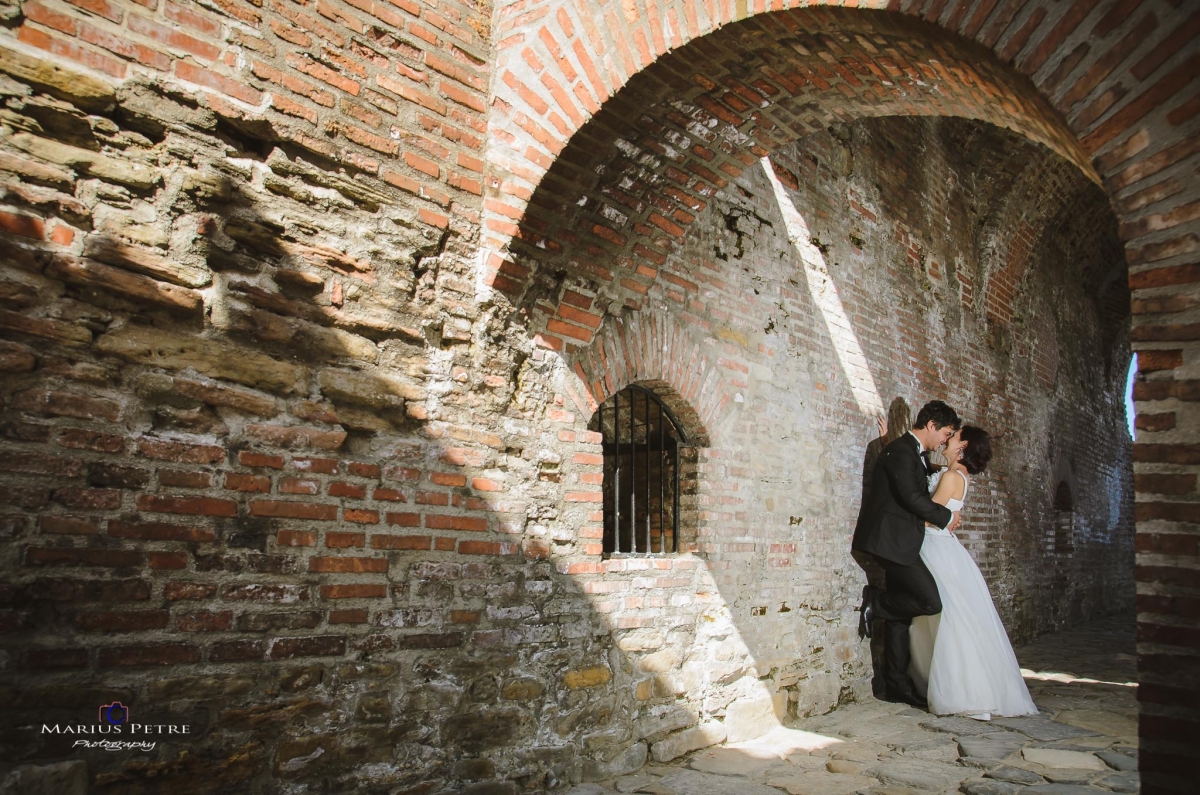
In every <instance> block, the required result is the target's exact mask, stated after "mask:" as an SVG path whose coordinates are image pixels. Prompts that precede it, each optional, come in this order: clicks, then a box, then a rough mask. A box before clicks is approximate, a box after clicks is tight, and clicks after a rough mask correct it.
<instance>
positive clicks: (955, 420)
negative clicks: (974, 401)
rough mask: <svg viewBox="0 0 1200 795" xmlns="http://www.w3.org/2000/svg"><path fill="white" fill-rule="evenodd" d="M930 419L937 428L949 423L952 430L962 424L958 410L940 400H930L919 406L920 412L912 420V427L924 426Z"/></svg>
mask: <svg viewBox="0 0 1200 795" xmlns="http://www.w3.org/2000/svg"><path fill="white" fill-rule="evenodd" d="M930 421H932V422H933V427H935V428H939V429H940V428H945V427H946V426H947V425H949V426H950V427H951V428H953V429H954V430H958V429H959V427H960V426H961V425H962V420H961V419H959V417H958V412H956V411H955V410H954V409H952V408H950V407H949V406H947V405H946V404H945V403H943V402H942V401H940V400H931V401H929V402H928V403H926V404H925V405H924V406H921V410H920V412H918V413H917V419H916V421H915V422H913V428H914V429H915V428H924V427H925V426H926V425H928V424H929V423H930Z"/></svg>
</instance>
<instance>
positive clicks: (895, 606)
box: [851, 400, 962, 708]
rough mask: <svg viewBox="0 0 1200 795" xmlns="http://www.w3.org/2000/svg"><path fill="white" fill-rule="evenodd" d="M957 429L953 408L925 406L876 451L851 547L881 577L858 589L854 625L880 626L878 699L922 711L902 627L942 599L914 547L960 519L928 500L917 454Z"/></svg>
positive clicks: (866, 631) (862, 629)
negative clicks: (870, 560)
mask: <svg viewBox="0 0 1200 795" xmlns="http://www.w3.org/2000/svg"><path fill="white" fill-rule="evenodd" d="M961 424H962V421H961V420H960V419H959V418H958V414H957V413H956V412H955V411H954V409H952V408H950V407H949V406H947V405H946V404H945V403H943V402H942V401H940V400H932V401H930V402H929V403H926V404H925V405H924V406H923V407H922V408H921V411H920V412H919V413H918V414H917V419H916V422H915V423H913V428H912V430H911V431H909V432H908V433H906V434H904V435H903V436H901V437H899V438H897V439H896V440H895V441H893V442H892V443H891V444H889V445H888V446H887V447H885V448H884V449H883V452H882V453H880V455H879V460H878V462H876V464H875V470H874V473H873V474H872V475H871V490H870V492H869V493H868V494H867V498H866V502H865V503H864V504H863V509H862V511H861V513H860V514H859V518H858V525H857V526H856V527H855V528H854V541H853V543H852V545H851V546H852V548H853V549H855V550H857V551H861V552H867V553H869V554H870V555H872V556H874V558H875V559H876V561H878V563H879V565H880V566H881V567H882V568H883V570H884V571H885V572H887V588H886V589H882V588H875V587H873V586H870V585H868V586H866V587H865V588H863V600H862V607H861V608H860V609H861V613H860V615H859V623H858V629H859V634H860V635H866V636H867V637H871V622H872V621H874V620H875V619H883V620H884V622H885V624H884V626H885V630H884V670H883V681H884V684H885V686H886V688H887V693H886V699H887V700H888V701H899V702H903V703H905V704H911V705H913V706H916V707H922V708H924V707H925V706H926V703H925V698H924V697H923V696H922V695H921V694H920V693H918V692H917V690H916V687H915V686H914V685H913V681H912V678H911V677H910V676H909V675H908V662H909V656H908V627H909V624H911V623H912V619H913V617H914V616H931V615H934V614H935V613H940V612H942V600H941V597H940V596H939V595H938V589H937V583H936V582H934V579H933V575H932V574H930V573H929V569H927V568H926V567H925V563H924V562H923V561H922V560H921V542H922V541H924V540H925V523H926V522H928V523H930V524H932V525H936V526H937V527H946V526H949V528H950V529H951V530H955V529H957V527H958V524H959V521H960V519H959V516H958V514H957V513H951V511H950V509H949V508H947V507H945V506H944V505H938V504H937V503H936V502H934V501H933V500H931V499H930V498H929V488H928V486H927V485H926V468H925V462H924V461H923V460H922V458H921V454H922V453H923V452H925V451H926V450H936V449H938V448H940V447H942V446H943V445H945V444H946V441H947V440H948V439H949V438H950V437H951V436H953V435H954V431H955V430H956V429H957V428H958V427H959V426H960V425H961Z"/></svg>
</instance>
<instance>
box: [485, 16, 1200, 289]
mask: <svg viewBox="0 0 1200 795" xmlns="http://www.w3.org/2000/svg"><path fill="white" fill-rule="evenodd" d="M683 5H684V7H683V8H679V7H675V6H672V7H670V8H660V5H659V4H657V3H654V2H647V1H644V0H643V1H637V2H631V3H625V4H622V5H621V6H620V8H616V7H602V6H600V5H599V4H588V3H580V2H568V0H562V2H557V3H549V4H545V5H543V6H542V7H540V8H538V9H536V10H532V11H531V10H528V9H527V8H526V7H525V6H524V4H510V5H508V6H506V7H504V8H501V9H500V10H499V13H498V18H497V19H498V24H497V63H496V80H495V81H494V90H495V92H496V100H495V102H494V103H493V112H492V114H491V116H490V120H489V125H490V129H491V131H492V132H493V144H492V153H491V154H492V156H491V158H490V160H491V162H492V163H493V164H495V165H497V166H498V167H499V171H497V172H496V173H495V174H493V175H492V177H491V179H490V180H489V192H490V194H491V195H490V196H489V197H488V200H487V201H486V209H485V230H484V235H483V239H482V243H483V249H484V254H483V257H482V261H483V263H484V268H483V272H482V273H481V276H482V277H483V278H484V279H485V280H486V281H488V282H489V283H492V284H495V285H496V286H497V287H499V288H500V289H501V290H504V291H506V292H511V291H512V290H514V289H515V290H518V291H519V290H520V289H522V288H523V287H524V286H526V283H527V279H528V276H529V272H528V264H527V263H524V262H521V261H520V256H519V255H518V256H510V254H512V253H513V252H512V251H510V248H509V245H510V243H511V242H512V237H513V235H516V234H518V232H519V233H520V235H521V236H524V237H527V238H528V239H530V240H532V241H533V242H534V243H535V244H537V245H538V246H539V247H540V248H541V250H542V252H543V253H545V251H546V250H547V249H550V250H551V253H553V252H552V249H553V247H554V244H555V243H556V242H559V241H555V240H553V239H552V238H547V237H546V236H543V235H541V234H540V232H539V230H537V229H533V228H528V225H526V226H525V227H519V226H518V224H517V223H516V221H519V220H521V219H522V218H523V217H525V218H528V217H529V215H530V214H527V213H526V206H525V205H526V203H527V202H528V201H529V199H530V198H531V197H532V196H533V193H534V191H535V190H538V189H539V187H540V186H542V184H543V177H544V176H545V175H546V171H547V169H548V168H549V167H550V166H551V165H552V164H554V163H556V162H558V161H559V159H560V158H561V156H562V155H563V153H564V151H565V150H566V149H567V148H568V142H572V144H573V143H574V141H575V137H576V136H577V134H578V133H579V132H580V131H581V128H583V127H584V125H585V123H586V122H588V120H589V119H592V120H593V121H595V120H596V118H598V117H602V116H604V115H605V111H606V110H608V109H609V108H610V106H612V105H613V104H614V100H619V99H620V98H621V95H623V94H625V93H628V89H629V86H630V85H633V84H635V83H637V82H638V81H642V82H645V80H644V78H646V76H647V75H648V74H650V75H653V73H654V72H655V71H656V70H658V71H660V72H662V73H664V74H661V75H654V76H652V78H651V79H656V78H661V79H662V80H664V81H665V82H667V83H670V84H673V85H674V86H675V87H676V88H680V87H683V88H685V89H687V90H690V91H692V92H693V93H698V94H699V93H703V92H700V91H698V90H697V87H696V86H695V85H694V84H689V82H688V81H689V80H690V79H692V78H694V77H696V76H697V75H699V74H700V72H699V71H697V70H694V69H691V68H690V67H691V65H694V64H697V63H698V64H701V65H704V66H705V67H707V66H709V65H711V64H712V62H713V59H714V58H716V57H719V56H720V55H721V52H720V51H719V45H720V42H721V40H722V39H721V36H724V35H726V34H731V39H732V38H736V37H737V36H739V35H744V36H745V37H748V38H749V40H750V44H751V46H749V47H747V48H744V49H742V50H740V51H737V50H735V51H734V52H733V56H734V59H735V60H740V56H741V55H744V54H746V53H753V52H754V51H755V50H757V49H759V48H761V46H762V45H763V44H764V42H769V41H771V40H772V37H774V38H776V39H777V38H778V37H779V36H781V35H782V34H783V33H784V32H787V33H794V32H799V33H800V34H801V35H803V36H809V37H811V36H813V35H814V34H817V33H822V32H827V31H828V30H829V29H830V28H836V29H839V30H843V31H844V30H854V28H853V26H854V25H860V24H866V23H863V22H862V20H864V19H871V20H874V22H873V23H871V25H867V27H868V30H867V31H866V33H865V34H864V33H863V32H862V31H860V30H856V31H855V32H856V33H857V34H858V35H857V36H856V37H855V38H852V39H843V40H842V41H840V42H835V43H834V44H833V45H831V46H830V47H829V48H828V49H826V50H825V51H823V52H821V51H819V50H820V48H819V47H818V49H816V50H814V49H812V48H811V47H808V46H806V44H807V43H811V41H812V39H811V38H810V39H808V40H806V43H802V44H801V45H800V47H799V48H794V49H793V50H792V51H791V52H795V53H797V54H801V53H802V52H807V53H808V55H809V56H810V61H809V64H808V66H809V68H807V69H805V70H803V71H800V72H796V71H793V72H791V73H788V72H786V70H780V73H781V74H782V76H783V77H785V78H786V77H792V76H796V75H798V76H799V88H801V89H804V90H806V91H807V92H809V93H810V95H811V96H816V95H817V94H819V93H821V91H823V90H824V91H825V93H829V92H831V91H837V92H839V93H840V94H841V95H843V96H844V95H846V94H850V93H853V92H854V90H855V89H856V88H862V87H863V86H869V87H870V88H872V89H873V91H874V93H875V96H874V97H873V99H876V100H878V101H880V102H883V101H886V100H887V98H888V97H887V95H888V94H889V92H892V93H900V92H901V90H902V89H903V90H905V91H906V92H910V91H911V88H912V86H911V85H905V77H906V74H905V72H906V71H907V72H908V75H917V76H918V77H919V79H920V81H921V82H922V83H924V84H925V87H930V86H935V85H936V89H937V90H936V91H934V92H932V93H933V96H930V97H922V96H921V92H920V91H917V92H915V93H906V95H905V96H903V97H902V99H901V104H903V105H905V106H906V107H905V108H904V109H903V110H902V111H901V112H904V113H914V112H916V113H921V112H924V113H948V114H952V115H967V116H974V115H978V113H979V111H978V108H980V107H981V106H988V108H989V112H991V113H995V114H1000V115H1004V116H1006V117H1007V121H1008V122H1010V124H1009V125H1007V126H1013V127H1014V128H1015V129H1022V127H1025V128H1026V129H1023V130H1022V131H1023V132H1026V133H1027V134H1030V136H1031V137H1033V138H1034V140H1041V141H1042V142H1044V143H1048V145H1050V146H1051V148H1054V149H1055V150H1056V151H1058V152H1060V154H1064V153H1066V154H1067V156H1068V159H1069V160H1072V161H1073V162H1076V164H1077V165H1080V167H1081V168H1082V169H1084V170H1085V171H1087V172H1091V173H1093V174H1096V175H1099V176H1102V177H1104V178H1105V179H1107V180H1108V184H1107V185H1106V187H1107V189H1108V191H1109V193H1110V195H1114V194H1116V193H1118V192H1128V191H1127V188H1129V187H1130V186H1131V185H1133V184H1134V183H1144V182H1146V181H1147V180H1148V178H1150V177H1152V176H1153V175H1154V174H1156V173H1158V172H1160V171H1162V170H1163V169H1165V168H1168V167H1170V166H1173V165H1177V164H1179V162H1180V161H1181V160H1183V159H1186V158H1188V157H1190V156H1191V155H1193V154H1194V153H1195V149H1196V145H1195V143H1194V136H1193V137H1192V138H1191V139H1189V136H1188V129H1187V128H1188V126H1189V124H1192V126H1194V117H1195V113H1196V104H1197V103H1196V102H1195V101H1194V100H1192V101H1187V100H1186V98H1184V99H1183V101H1179V100H1177V99H1175V98H1176V96H1177V95H1178V94H1179V92H1180V91H1181V90H1182V89H1183V88H1184V87H1185V86H1186V85H1187V84H1188V82H1189V81H1190V79H1191V76H1192V74H1194V73H1195V66H1196V59H1197V56H1196V55H1195V54H1194V52H1192V48H1189V46H1188V45H1189V44H1190V43H1191V41H1192V39H1193V38H1194V36H1195V35H1196V30H1195V24H1194V21H1188V20H1186V19H1185V17H1184V13H1185V12H1184V10H1182V9H1180V8H1176V7H1175V6H1177V5H1178V4H1170V5H1168V4H1167V3H1166V2H1162V3H1154V4H1145V3H1143V4H1133V3H1128V2H1117V0H1108V2H1100V3H1097V2H1079V3H1073V4H1057V3H1056V4H1049V3H1041V2H1033V3H1017V2H1000V3H997V2H995V0H982V1H972V0H951V1H950V2H938V3H932V4H929V3H917V2H912V0H891V1H890V2H874V3H862V4H861V9H874V10H873V11H864V10H861V9H860V10H857V11H848V10H843V9H830V8H809V9H795V8H793V9H792V10H790V11H785V10H783V9H785V8H788V7H791V6H796V5H804V6H822V5H824V3H820V2H816V3H814V2H804V3H788V2H772V3H766V2H757V3H754V4H753V5H752V7H750V8H746V7H740V8H741V10H738V8H739V7H735V6H734V5H733V4H720V3H708V4H704V5H703V6H700V7H697V6H696V5H695V4H683ZM768 6H769V8H768ZM883 9H886V12H890V13H880V10H883ZM764 12H769V13H764ZM918 21H919V22H923V23H926V24H924V25H922V26H919V29H918V31H917V35H915V36H913V37H910V39H909V40H908V41H906V42H905V44H904V46H903V47H902V48H901V49H900V50H898V51H896V52H894V53H888V52H885V51H884V50H881V48H880V46H879V40H878V36H879V35H881V33H882V34H885V33H886V32H887V31H888V30H891V31H894V30H896V29H898V28H899V27H901V26H903V25H904V24H905V23H906V22H910V23H915V22H918ZM1185 22H1186V23H1187V24H1185ZM789 26H790V27H789ZM710 34H712V35H710ZM939 34H940V35H941V36H942V38H943V40H942V41H941V42H939V44H938V47H937V52H936V55H937V58H936V59H935V61H936V62H934V61H930V62H926V63H924V64H922V63H919V62H918V60H916V59H914V58H913V57H912V56H913V55H914V51H913V49H912V47H911V46H910V44H912V42H913V41H916V42H920V41H922V40H923V39H926V38H929V37H931V36H933V37H937V36H938V35H939ZM818 44H820V42H818ZM955 45H957V46H963V45H968V46H973V47H974V48H975V53H974V55H975V56H980V55H982V56H983V57H982V58H980V57H976V58H973V59H970V60H969V61H968V62H966V63H964V62H962V61H961V60H959V61H958V62H955V59H954V58H953V57H952V56H953V55H954V52H953V50H954V46H955ZM856 48H861V49H860V52H854V50H855V49H856ZM989 51H990V52H989ZM791 52H789V55H788V63H794V62H795V60H796V59H795V58H794V57H793V56H792V55H791ZM685 54H686V56H687V57H683V56H684V55H685ZM866 55H870V56H872V57H864V56H866ZM814 56H815V57H814ZM673 59H674V62H676V63H678V64H682V66H676V68H675V69H673V70H672V69H670V68H668V69H659V68H660V67H662V66H663V65H664V64H667V65H668V66H670V63H669V62H672V60H673ZM984 61H986V62H988V63H989V64H990V65H991V66H992V67H999V68H998V70H992V69H989V68H984V67H982V66H981V65H980V64H981V62H984ZM744 65H745V64H739V66H744ZM705 74H706V75H707V74H708V73H705ZM996 75H1002V76H1003V77H1002V78H1000V85H998V84H997V83H996V82H995V79H996ZM726 77H728V76H726ZM810 78H815V81H814V80H810ZM1014 80H1016V81H1018V82H1022V83H1023V84H1024V89H1023V90H1021V91H1015V92H1014V91H1010V90H1005V89H1004V88H1001V87H1000V86H1002V85H1004V84H1005V83H1006V82H1011V81H1014ZM710 82H712V83H713V88H712V90H710V91H709V92H708V93H709V94H710V96H709V97H708V99H709V100H710V101H711V103H712V104H711V105H710V107H711V108H712V109H714V110H716V111H718V112H720V113H721V114H722V115H726V116H732V117H736V118H738V119H741V120H742V121H743V123H742V125H741V126H740V127H739V129H740V130H741V131H742V132H746V131H747V129H749V130H751V132H752V133H753V134H755V135H759V136H762V135H766V137H767V138H768V139H769V138H770V135H769V134H768V133H764V131H763V130H762V129H761V127H759V126H755V125H753V124H750V123H748V122H746V117H747V114H744V113H743V114H739V112H738V111H737V110H736V107H737V103H738V100H739V97H738V92H739V91H740V92H743V93H744V92H746V91H749V92H751V93H750V95H746V96H752V95H753V93H754V88H753V87H752V86H748V85H746V84H745V82H744V81H742V82H741V84H740V85H739V81H738V80H737V79H736V78H734V82H733V84H732V86H731V87H728V88H727V87H726V86H724V85H717V83H716V81H711V80H710ZM767 82H768V83H769V84H771V85H772V86H773V89H774V90H776V91H786V90H789V89H790V88H791V87H792V86H790V85H788V83H787V82H786V81H785V82H783V83H782V85H781V84H780V82H779V81H775V80H772V79H770V78H768V80H767ZM795 82H797V81H793V83H795ZM919 87H920V86H919V85H918V88H919ZM998 88H999V89H1000V90H997V89H998ZM746 96H742V98H741V99H742V104H746V102H745V100H746ZM774 99H775V98H774V97H772V101H774ZM926 103H928V104H926ZM1026 104H1030V105H1032V106H1040V107H1035V108H1034V112H1033V113H1030V110H1031V108H1030V107H1024V105H1026ZM622 110H624V109H622ZM825 111H826V112H829V109H828V108H825ZM876 112H878V111H876ZM609 121H610V123H611V119H610V120H609ZM771 121H772V123H773V122H774V121H777V120H771ZM1160 121H1161V122H1164V124H1162V125H1161V126H1162V127H1164V128H1165V129H1163V130H1156V134H1155V135H1153V136H1151V135H1150V133H1149V131H1148V129H1147V124H1148V122H1160ZM1001 123H1002V125H1003V124H1005V122H1004V121H1002V122H1001ZM1031 125H1032V126H1033V127H1038V128H1042V129H1035V130H1029V129H1028V128H1029V127H1030V126H1031ZM785 126H786V125H785ZM779 130H780V125H776V127H775V128H774V130H773V131H774V132H778V131H779ZM755 143H759V144H762V141H761V140H758V141H755ZM569 154H573V155H576V156H578V153H574V152H572V153H569ZM732 167H733V168H734V169H736V168H737V167H738V166H737V165H732ZM1093 167H1094V171H1093ZM710 170H712V169H710ZM718 173H719V172H718ZM1151 181H1152V180H1151ZM1117 198H1119V197H1117ZM1118 203H1119V202H1118ZM1134 206H1135V207H1137V208H1139V209H1140V208H1141V207H1145V206H1146V205H1145V204H1140V205H1134ZM1170 209H1171V208H1167V212H1166V213H1162V214H1160V215H1167V214H1168V213H1169V210H1170ZM1190 216H1191V213H1189V214H1187V215H1186V216H1184V217H1180V216H1179V215H1176V216H1173V217H1169V218H1164V219H1163V223H1162V224H1161V225H1159V226H1157V227H1156V228H1155V229H1154V232H1156V233H1158V234H1157V235H1152V236H1157V237H1159V238H1162V237H1170V235H1166V234H1163V233H1164V232H1165V231H1166V230H1167V229H1169V228H1170V227H1172V226H1176V225H1177V224H1179V223H1184V224H1186V223H1191V222H1192V221H1193V220H1194V219H1192V218H1191V217H1190ZM1121 220H1122V221H1125V220H1127V219H1126V218H1125V217H1124V216H1122V218H1121ZM1135 242H1136V241H1134V240H1133V239H1128V238H1127V243H1129V244H1130V248H1131V249H1133V250H1134V252H1133V253H1135V254H1136V255H1137V256H1139V257H1143V258H1144V257H1157V256H1159V255H1162V254H1164V253H1167V254H1170V253H1171V252H1178V251H1179V250H1180V249H1186V250H1193V249H1194V247H1195V246H1196V239H1195V237H1194V235H1190V234H1186V233H1185V234H1183V235H1179V236H1176V238H1175V239H1174V240H1172V241H1171V242H1170V243H1169V244H1168V245H1167V246H1166V247H1163V246H1156V247H1151V248H1145V247H1144V246H1140V245H1134V244H1135ZM517 248H519V246H518V247H517Z"/></svg>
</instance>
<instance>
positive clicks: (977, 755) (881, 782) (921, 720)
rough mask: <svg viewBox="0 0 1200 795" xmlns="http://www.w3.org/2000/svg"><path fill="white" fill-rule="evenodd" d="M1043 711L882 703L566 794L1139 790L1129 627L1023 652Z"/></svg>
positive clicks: (1048, 641) (1123, 622)
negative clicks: (945, 709) (1019, 713)
mask: <svg viewBox="0 0 1200 795" xmlns="http://www.w3.org/2000/svg"><path fill="white" fill-rule="evenodd" d="M1017 657H1018V659H1019V660H1020V661H1021V665H1022V667H1023V670H1024V672H1025V680H1026V682H1027V684H1028V685H1029V691H1030V693H1031V695H1032V696H1033V699H1034V701H1035V702H1036V703H1037V705H1038V707H1039V708H1040V709H1041V714H1039V715H1036V716H1030V717H1026V718H996V719H994V720H992V721H990V722H982V721H976V720H972V719H970V718H958V717H944V718H939V717H936V716H934V715H930V714H928V713H926V712H923V711H921V710H916V709H913V708H911V707H907V706H904V705H898V704H888V703H885V702H881V701H875V700H872V701H869V702H867V703H862V704H846V705H843V706H840V707H838V708H837V709H835V710H834V711H833V712H830V713H829V714H827V715H820V716H817V717H811V718H804V719H800V720H795V721H791V722H789V723H788V725H786V726H781V727H779V728H776V729H774V730H773V731H771V732H769V733H768V734H766V735H765V736H763V737H760V738H758V739H757V740H753V741H749V742H744V743H739V744H737V745H725V746H717V747H713V748H708V749H705V750H702V751H697V752H695V753H693V754H690V755H688V756H685V757H682V758H680V759H677V760H674V761H673V762H671V763H670V764H666V765H657V764H649V765H646V766H645V767H643V768H642V769H641V770H639V771H637V772H636V773H635V774H633V775H629V776H624V777H621V778H616V779H613V780H610V781H602V782H598V783H589V784H580V785H578V786H576V787H574V788H573V789H571V790H570V793H569V795H603V793H610V792H643V793H653V794H654V795H780V794H781V793H784V792H786V793H789V795H853V794H854V793H864V794H868V793H869V794H870V795H929V793H954V792H962V793H966V795H1015V793H1021V794H1022V795H1089V794H1095V793H1109V792H1118V793H1136V792H1137V791H1138V774H1137V703H1136V687H1135V685H1134V682H1135V681H1136V667H1137V666H1136V663H1137V660H1136V657H1135V645H1134V627H1133V619H1132V617H1130V616H1123V617H1119V618H1112V619H1105V620H1103V621H1098V622H1094V623H1091V624H1088V625H1086V626H1083V627H1080V628H1077V629H1074V630H1069V631H1065V632H1059V633H1055V634H1052V635H1047V636H1045V637H1043V638H1041V639H1040V640H1039V641H1037V642H1036V643H1033V644H1030V645H1028V646H1024V647H1022V648H1019V649H1017Z"/></svg>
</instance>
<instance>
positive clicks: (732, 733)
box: [725, 694, 779, 743]
mask: <svg viewBox="0 0 1200 795" xmlns="http://www.w3.org/2000/svg"><path fill="white" fill-rule="evenodd" d="M778 725H779V716H777V715H776V714H775V701H774V699H772V698H771V697H770V696H769V695H766V694H763V695H759V696H750V697H742V698H739V699H737V700H735V701H733V702H731V703H730V704H729V706H727V707H726V708H725V734H726V740H727V741H728V742H731V743H740V742H742V741H743V740H750V739H753V738H755V737H758V736H759V735H762V734H764V733H766V732H768V731H770V730H771V729H773V728H775V727H776V726H778Z"/></svg>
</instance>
